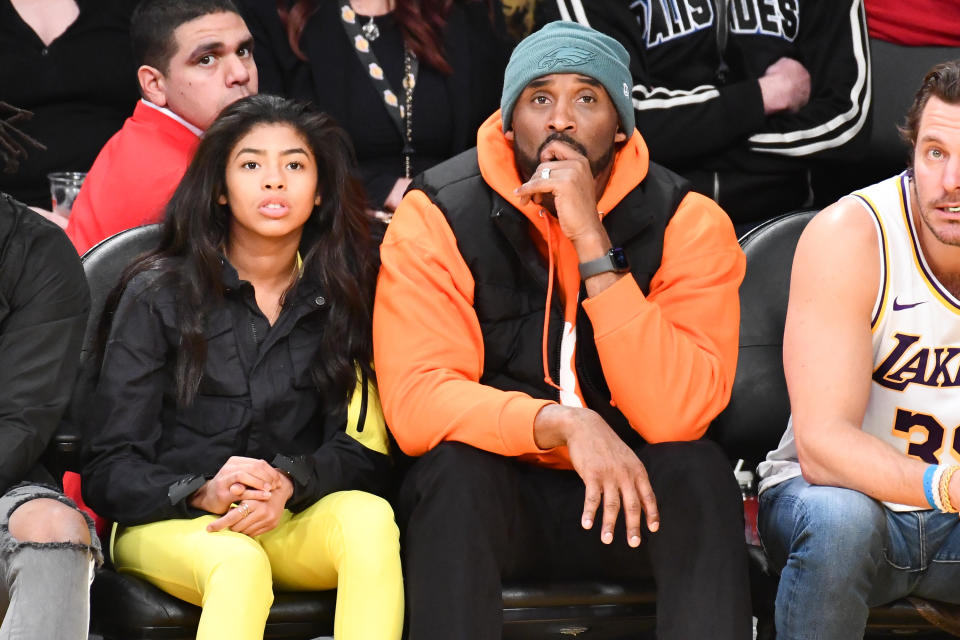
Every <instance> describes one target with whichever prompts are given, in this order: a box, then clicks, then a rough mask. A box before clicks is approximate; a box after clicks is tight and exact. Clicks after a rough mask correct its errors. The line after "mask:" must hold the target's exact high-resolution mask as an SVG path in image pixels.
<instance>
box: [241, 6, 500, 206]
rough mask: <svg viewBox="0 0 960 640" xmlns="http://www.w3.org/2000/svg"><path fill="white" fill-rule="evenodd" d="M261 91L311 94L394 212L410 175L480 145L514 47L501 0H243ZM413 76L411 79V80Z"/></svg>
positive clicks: (374, 200) (378, 199)
mask: <svg viewBox="0 0 960 640" xmlns="http://www.w3.org/2000/svg"><path fill="white" fill-rule="evenodd" d="M240 5H241V9H242V10H243V13H244V18H245V19H246V22H247V25H248V27H249V28H250V32H251V33H252V34H253V37H254V39H255V41H256V58H257V67H258V69H259V73H260V90H261V91H264V92H268V93H279V94H283V95H287V96H290V97H295V98H300V99H308V100H311V101H313V102H314V103H315V104H316V105H317V106H318V107H319V108H320V109H322V110H323V111H326V112H327V113H329V114H331V115H332V116H333V117H334V118H336V120H337V122H339V123H340V125H341V126H343V127H344V129H346V130H347V132H348V133H349V134H350V137H351V138H352V139H353V144H354V147H355V148H356V150H357V157H358V161H359V165H360V170H361V176H362V178H363V182H364V186H365V187H366V190H367V193H368V195H369V201H370V206H371V207H372V208H373V209H374V210H379V211H382V212H385V214H386V217H389V215H390V214H391V213H392V212H393V210H394V208H395V207H396V206H397V204H399V202H400V198H401V196H402V195H403V192H404V190H405V189H406V187H407V185H408V184H409V183H410V178H412V177H413V176H415V175H416V174H418V173H420V172H421V171H423V170H425V169H428V168H430V167H432V166H433V165H435V164H437V163H439V162H441V161H443V160H446V159H447V158H450V157H452V156H454V155H456V154H457V153H459V152H461V151H464V150H466V149H469V148H470V147H472V146H474V145H475V144H476V134H477V128H478V127H479V126H480V124H481V123H482V122H483V121H484V120H485V119H486V118H487V116H489V115H490V114H491V113H493V112H494V111H495V110H496V109H497V107H498V106H499V100H500V92H501V87H502V83H503V70H504V68H505V67H506V62H507V58H508V57H509V54H510V44H509V41H508V39H507V37H506V35H505V30H504V27H503V14H502V11H501V8H500V2H499V0H242V1H241V2H240ZM405 78H409V79H410V81H406V80H405Z"/></svg>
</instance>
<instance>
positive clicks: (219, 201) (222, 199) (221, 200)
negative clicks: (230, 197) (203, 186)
mask: <svg viewBox="0 0 960 640" xmlns="http://www.w3.org/2000/svg"><path fill="white" fill-rule="evenodd" d="M217 204H227V196H226V194H222V193H221V194H220V197H219V198H217Z"/></svg>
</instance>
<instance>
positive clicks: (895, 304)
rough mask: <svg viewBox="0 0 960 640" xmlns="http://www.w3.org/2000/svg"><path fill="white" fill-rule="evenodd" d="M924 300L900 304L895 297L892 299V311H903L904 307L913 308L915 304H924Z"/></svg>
mask: <svg viewBox="0 0 960 640" xmlns="http://www.w3.org/2000/svg"><path fill="white" fill-rule="evenodd" d="M925 302H926V300H921V301H920V302H913V303H910V304H900V303H899V302H897V298H894V299H893V310H894V311H903V310H904V309H913V308H914V307H916V306H919V305H921V304H924V303H925Z"/></svg>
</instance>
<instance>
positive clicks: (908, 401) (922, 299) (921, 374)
mask: <svg viewBox="0 0 960 640" xmlns="http://www.w3.org/2000/svg"><path fill="white" fill-rule="evenodd" d="M911 189H912V187H911V179H910V178H909V177H908V176H907V174H905V173H904V174H902V175H900V176H897V177H894V178H890V179H889V180H884V181H883V182H880V183H878V184H875V185H873V186H871V187H867V188H866V189H863V190H861V191H858V192H855V193H853V194H852V195H850V196H848V197H851V198H854V199H856V200H857V201H858V202H859V203H860V204H861V205H862V206H863V207H864V208H865V209H866V210H867V211H868V212H869V213H870V215H871V218H872V219H873V222H874V224H875V225H876V228H877V240H878V242H879V248H880V256H881V260H880V265H879V268H880V287H879V290H878V292H877V299H876V302H875V303H874V309H873V317H872V322H871V329H872V332H873V376H872V377H873V382H872V384H871V385H870V398H869V400H868V402H867V409H866V413H865V415H864V417H863V424H862V428H863V430H864V431H866V432H868V433H871V434H873V435H874V436H876V437H878V438H880V439H881V440H884V441H885V442H887V443H889V444H890V445H892V446H893V447H894V448H896V449H897V450H898V451H902V452H903V453H904V454H905V455H908V456H911V457H914V458H917V459H919V460H923V461H925V462H929V463H931V464H937V463H945V464H960V428H958V427H960V300H958V299H957V298H955V297H954V296H953V295H951V294H950V292H949V291H947V290H946V288H945V287H944V286H943V285H941V284H940V282H938V281H937V279H936V277H935V276H934V275H933V272H932V271H931V270H930V268H929V265H928V264H927V262H926V260H925V258H924V256H923V251H922V250H921V248H920V243H919V239H918V236H917V229H916V227H915V224H914V217H913V215H912V211H911V204H910V190H911ZM921 224H922V223H921ZM825 364H826V363H825ZM796 460H797V454H796V446H795V444H794V441H793V422H792V419H791V421H790V423H789V424H788V427H787V431H786V433H784V436H783V439H782V440H781V442H780V446H779V448H778V449H777V450H776V451H773V452H771V453H770V454H769V455H768V456H767V460H766V461H765V462H763V463H761V465H760V475H761V476H762V478H763V480H762V481H761V490H762V489H766V488H768V487H770V486H773V485H774V484H777V483H779V482H782V481H783V480H786V479H788V478H790V477H793V476H796V475H800V466H799V464H798V463H797V462H796ZM887 506H888V507H890V508H891V509H894V510H898V511H905V510H910V509H915V508H916V507H910V506H905V505H899V504H891V503H887Z"/></svg>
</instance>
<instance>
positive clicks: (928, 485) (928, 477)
mask: <svg viewBox="0 0 960 640" xmlns="http://www.w3.org/2000/svg"><path fill="white" fill-rule="evenodd" d="M936 471H937V465H935V464H931V465H930V466H928V467H927V470H926V471H924V472H923V493H924V494H926V496H927V502H929V503H930V508H931V509H936V510H939V509H940V507H938V506H937V503H936V502H934V500H933V491H934V489H933V474H934V473H935V472H936Z"/></svg>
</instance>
